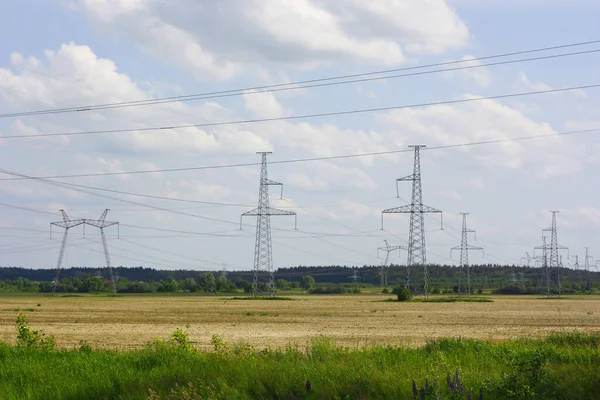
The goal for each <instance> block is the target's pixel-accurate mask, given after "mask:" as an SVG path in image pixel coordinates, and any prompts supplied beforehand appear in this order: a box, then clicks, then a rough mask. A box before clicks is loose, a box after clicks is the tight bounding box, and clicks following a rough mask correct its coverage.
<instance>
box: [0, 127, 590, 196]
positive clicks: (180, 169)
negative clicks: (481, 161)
mask: <svg viewBox="0 0 600 400" xmlns="http://www.w3.org/2000/svg"><path fill="white" fill-rule="evenodd" d="M597 131H600V127H598V128H590V129H580V130H575V131H565V132H557V133H549V134H543V135H531V136H521V137H513V138H504V139H492V140H482V141H477V142H467V143H456V144H448V145H439V146H431V147H427V148H425V149H423V150H428V151H429V150H443V149H452V148H457V147H472V146H479V145H486V144H496V143H504V142H516V141H524V140H533V139H541V138H546V137H555V136H568V135H576V134H580V133H590V132H597ZM407 152H411V151H410V150H407V149H398V150H386V151H378V152H371V153H357V154H345V155H338V156H324V157H310V158H296V159H290V160H279V161H271V162H270V164H293V163H300V162H312V161H328V160H340V159H347V158H357V157H373V156H381V155H390V154H398V153H407ZM256 165H260V163H240V164H221V165H206V166H199V167H182V168H163V169H153V170H138V171H123V172H98V173H93V174H71V175H49V176H37V177H16V178H2V179H0V181H14V180H24V179H56V178H89V177H96V176H113V175H114V176H117V175H138V174H153V173H164V172H183V171H201V170H211V169H224V168H241V167H253V166H256ZM0 172H1V171H0ZM65 184H66V183H65Z"/></svg>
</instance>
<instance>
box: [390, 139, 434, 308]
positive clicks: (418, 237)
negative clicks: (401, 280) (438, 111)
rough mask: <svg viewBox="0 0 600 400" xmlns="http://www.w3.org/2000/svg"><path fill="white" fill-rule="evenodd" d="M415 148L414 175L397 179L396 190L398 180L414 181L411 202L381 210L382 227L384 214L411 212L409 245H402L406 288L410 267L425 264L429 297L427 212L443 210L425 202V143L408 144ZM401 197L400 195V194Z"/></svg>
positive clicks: (425, 287)
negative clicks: (404, 252)
mask: <svg viewBox="0 0 600 400" xmlns="http://www.w3.org/2000/svg"><path fill="white" fill-rule="evenodd" d="M408 147H409V148H413V149H414V150H415V158H414V167H413V173H412V175H408V176H405V177H403V178H399V179H396V192H397V193H398V182H406V181H410V182H412V200H411V203H410V204H408V205H405V206H401V207H395V208H388V209H387V210H383V211H382V212H381V229H383V214H410V228H409V234H408V246H406V247H402V248H403V249H406V250H408V259H407V262H406V288H407V289H409V290H410V269H411V267H413V266H418V265H422V266H423V277H424V285H423V290H424V292H423V294H424V296H425V297H427V294H428V287H427V251H426V249H425V222H424V217H425V216H424V214H425V213H440V215H441V211H440V210H437V209H435V208H432V207H429V206H426V205H424V204H423V188H422V186H421V157H420V154H419V151H420V149H421V148H423V147H425V146H424V145H416V146H408ZM398 197H399V195H398Z"/></svg>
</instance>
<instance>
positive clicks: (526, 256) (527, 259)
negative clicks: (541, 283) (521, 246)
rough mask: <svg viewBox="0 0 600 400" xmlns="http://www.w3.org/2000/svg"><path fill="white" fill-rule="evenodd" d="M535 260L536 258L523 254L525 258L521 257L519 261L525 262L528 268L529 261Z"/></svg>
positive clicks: (526, 253)
mask: <svg viewBox="0 0 600 400" xmlns="http://www.w3.org/2000/svg"><path fill="white" fill-rule="evenodd" d="M536 259H537V258H536V257H532V256H530V255H529V253H528V252H525V257H521V261H526V262H527V266H528V267H530V266H531V261H535V260H536Z"/></svg>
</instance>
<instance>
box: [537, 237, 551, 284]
mask: <svg viewBox="0 0 600 400" xmlns="http://www.w3.org/2000/svg"><path fill="white" fill-rule="evenodd" d="M535 250H542V255H541V257H536V259H537V260H539V261H541V263H542V281H543V280H544V278H543V276H544V272H545V273H546V295H547V296H550V272H549V270H548V246H547V245H546V236H544V235H542V245H541V246H536V247H535V248H534V251H535Z"/></svg>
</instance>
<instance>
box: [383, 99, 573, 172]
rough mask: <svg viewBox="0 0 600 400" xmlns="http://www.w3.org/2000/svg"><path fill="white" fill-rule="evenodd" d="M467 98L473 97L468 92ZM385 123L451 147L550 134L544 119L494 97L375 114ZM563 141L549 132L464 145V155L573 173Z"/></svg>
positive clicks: (487, 163) (486, 162) (491, 164)
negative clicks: (521, 140)
mask: <svg viewBox="0 0 600 400" xmlns="http://www.w3.org/2000/svg"><path fill="white" fill-rule="evenodd" d="M465 98H476V96H472V95H467V96H466V97H465ZM379 119H380V121H381V122H382V123H383V124H384V125H386V126H392V127H402V129H403V131H404V132H405V134H406V135H407V136H409V137H411V138H412V139H413V140H418V141H419V142H426V143H428V144H431V145H436V144H437V145H453V144H461V143H471V142H481V141H489V140H505V139H511V138H514V137H523V136H536V135H553V134H555V133H556V132H555V130H554V129H553V128H552V127H551V126H550V125H549V124H548V123H539V122H535V121H533V120H531V119H529V118H528V117H526V116H525V115H524V114H523V113H522V112H521V111H519V110H517V109H514V108H511V107H510V106H507V105H504V104H502V103H500V102H498V101H493V100H485V101H476V102H470V103H465V104H461V105H460V106H458V107H456V106H449V105H438V106H430V107H425V108H419V109H410V108H407V109H400V110H394V111H391V112H389V113H386V114H383V115H381V116H380V117H379ZM564 143H565V139H563V138H560V137H557V136H549V137H547V138H544V139H540V140H537V141H530V142H528V143H527V147H525V144H523V143H521V142H517V141H511V140H507V141H505V142H500V143H496V144H494V145H489V146H477V147H469V146H466V147H462V148H460V151H461V152H462V153H463V154H464V156H467V157H470V158H472V159H473V160H474V161H475V162H477V164H478V165H479V166H481V167H484V168H491V169H497V168H508V169H512V170H516V169H522V168H526V170H534V171H535V172H536V174H537V175H538V176H541V177H545V178H549V177H553V176H557V175H562V174H569V173H573V172H577V171H579V170H580V169H581V163H580V162H579V161H578V160H577V159H576V158H575V157H573V154H572V152H578V151H579V149H578V148H572V149H570V150H568V151H569V152H571V153H567V151H566V149H565V147H566V146H565V145H564Z"/></svg>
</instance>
